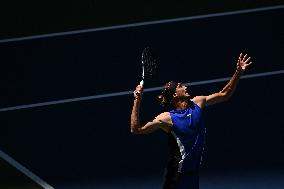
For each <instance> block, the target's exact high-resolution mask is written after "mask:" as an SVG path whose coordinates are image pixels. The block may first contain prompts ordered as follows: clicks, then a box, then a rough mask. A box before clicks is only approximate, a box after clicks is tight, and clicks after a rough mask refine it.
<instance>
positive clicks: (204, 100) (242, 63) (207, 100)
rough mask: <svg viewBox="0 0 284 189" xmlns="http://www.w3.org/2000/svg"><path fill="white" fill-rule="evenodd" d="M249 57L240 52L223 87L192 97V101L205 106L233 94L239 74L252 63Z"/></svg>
mask: <svg viewBox="0 0 284 189" xmlns="http://www.w3.org/2000/svg"><path fill="white" fill-rule="evenodd" d="M250 59H251V57H248V56H247V54H245V55H244V56H243V54H242V53H241V54H240V56H239V59H238V61H237V67H236V70H235V73H234V75H233V76H232V78H231V79H230V81H229V82H228V83H227V84H226V85H225V87H224V88H223V89H222V90H221V91H220V92H217V93H214V94H211V95H208V96H197V97H195V98H193V101H194V102H195V103H197V104H198V105H199V106H200V107H205V106H210V105H213V104H216V103H220V102H224V101H226V100H228V99H229V98H230V97H231V96H232V95H233V94H234V92H235V90H236V87H237V84H238V82H239V79H240V76H241V75H242V74H243V73H244V71H245V70H246V68H247V67H248V66H249V65H250V64H251V63H252V62H250Z"/></svg>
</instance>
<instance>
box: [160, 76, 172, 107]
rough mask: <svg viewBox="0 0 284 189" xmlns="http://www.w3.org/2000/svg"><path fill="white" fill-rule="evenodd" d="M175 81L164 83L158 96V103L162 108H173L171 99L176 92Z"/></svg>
mask: <svg viewBox="0 0 284 189" xmlns="http://www.w3.org/2000/svg"><path fill="white" fill-rule="evenodd" d="M176 88H177V82H175V81H170V82H168V83H166V85H165V87H164V89H163V91H162V93H161V94H160V95H159V96H158V99H159V101H160V105H161V106H162V107H164V108H167V109H168V108H173V104H172V100H173V95H174V94H175V92H176Z"/></svg>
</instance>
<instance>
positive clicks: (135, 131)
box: [130, 124, 139, 134]
mask: <svg viewBox="0 0 284 189" xmlns="http://www.w3.org/2000/svg"><path fill="white" fill-rule="evenodd" d="M130 132H131V133H132V134H139V129H138V127H137V126H136V125H133V124H131V128H130Z"/></svg>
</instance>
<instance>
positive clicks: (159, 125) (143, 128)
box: [130, 85, 171, 134]
mask: <svg viewBox="0 0 284 189" xmlns="http://www.w3.org/2000/svg"><path fill="white" fill-rule="evenodd" d="M136 91H139V93H140V94H141V95H139V96H137V94H136ZM133 94H134V103H133V108H132V112H131V121H130V130H131V133H133V134H148V133H152V132H154V131H156V130H158V129H163V130H164V131H166V132H168V131H169V125H170V123H171V119H170V115H169V113H168V112H164V113H162V114H160V115H158V116H157V117H155V119H154V120H152V121H149V122H148V123H146V124H145V125H141V123H140V120H139V111H140V104H141V100H142V96H143V88H142V87H141V86H140V85H138V86H137V87H136V90H135V91H134V93H133Z"/></svg>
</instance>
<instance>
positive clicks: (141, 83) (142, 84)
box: [135, 80, 144, 96]
mask: <svg viewBox="0 0 284 189" xmlns="http://www.w3.org/2000/svg"><path fill="white" fill-rule="evenodd" d="M139 85H140V86H141V87H143V86H144V80H141V81H140V84H139ZM135 94H136V95H137V96H141V93H140V92H139V91H136V92H135Z"/></svg>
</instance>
